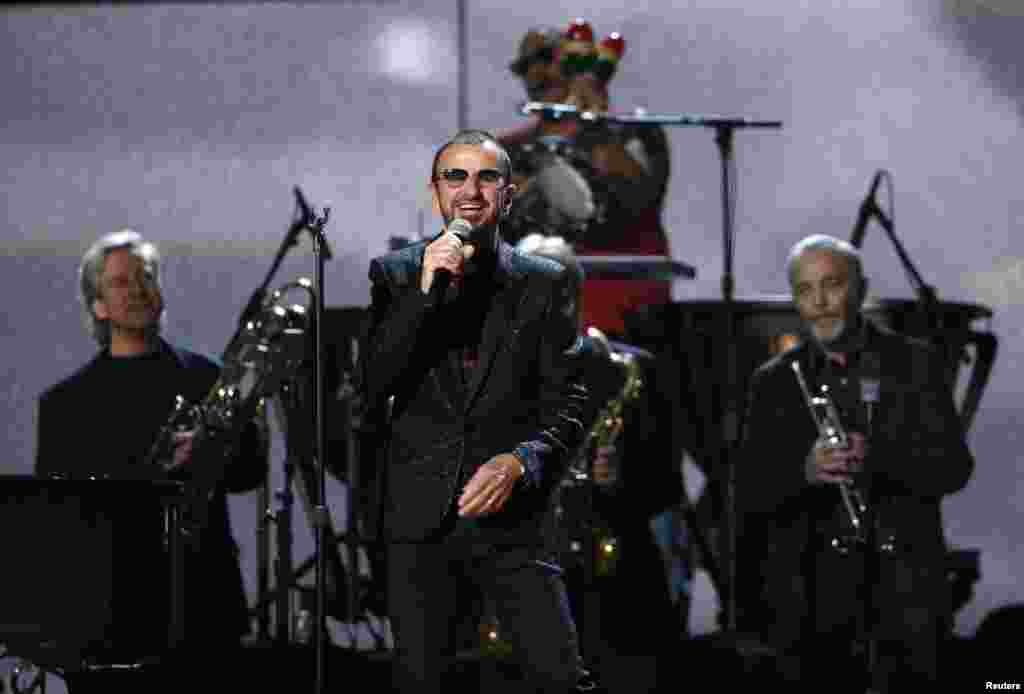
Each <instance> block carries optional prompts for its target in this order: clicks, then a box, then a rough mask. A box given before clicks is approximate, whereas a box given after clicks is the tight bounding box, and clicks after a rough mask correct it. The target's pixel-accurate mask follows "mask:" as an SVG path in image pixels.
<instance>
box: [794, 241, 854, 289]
mask: <svg viewBox="0 0 1024 694" xmlns="http://www.w3.org/2000/svg"><path fill="white" fill-rule="evenodd" d="M811 251H828V252H829V253H834V254H836V255H840V256H842V257H844V258H846V259H847V261H849V263H850V268H851V269H852V270H853V271H854V273H855V274H856V277H857V279H858V281H859V282H860V286H861V287H863V286H864V265H863V263H861V259H860V251H858V250H857V248H856V247H855V246H854V245H853V244H852V243H849V242H848V241H843V240H842V239H837V238H836V237H834V236H828V235H827V234H812V235H811V236H808V237H806V238H803V239H801V240H800V241H798V242H797V243H796V244H794V246H793V248H791V249H790V251H789V255H788V256H787V257H786V276H787V277H788V278H789V284H790V286H792V285H793V273H794V272H796V264H797V261H799V260H800V257H801V256H802V255H803V254H804V253H808V252H811Z"/></svg>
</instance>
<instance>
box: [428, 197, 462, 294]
mask: <svg viewBox="0 0 1024 694" xmlns="http://www.w3.org/2000/svg"><path fill="white" fill-rule="evenodd" d="M444 233H446V234H454V235H455V236H457V237H458V238H459V240H460V241H462V242H463V243H465V242H466V241H469V239H470V237H471V236H472V235H473V225H472V224H470V223H469V222H467V221H466V220H465V219H462V218H461V217H456V218H455V219H453V220H452V222H451V224H449V225H448V228H447V229H445V232H444ZM451 282H452V273H451V271H450V270H448V269H447V268H438V269H437V270H434V281H433V283H432V284H431V285H430V297H431V299H432V300H433V301H432V303H433V304H434V305H435V306H440V305H441V303H442V302H443V301H444V295H445V292H447V291H448V285H450V284H451Z"/></svg>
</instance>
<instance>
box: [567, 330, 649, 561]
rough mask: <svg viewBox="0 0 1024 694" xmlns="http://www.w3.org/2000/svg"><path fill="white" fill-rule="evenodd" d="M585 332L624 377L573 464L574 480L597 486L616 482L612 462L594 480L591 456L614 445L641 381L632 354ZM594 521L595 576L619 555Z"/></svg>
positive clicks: (609, 534) (608, 531)
mask: <svg viewBox="0 0 1024 694" xmlns="http://www.w3.org/2000/svg"><path fill="white" fill-rule="evenodd" d="M587 334H588V335H589V336H590V337H591V338H592V339H593V340H594V341H595V342H596V343H597V345H598V346H599V348H600V349H601V351H602V353H603V354H605V355H607V357H608V359H609V360H611V361H612V363H614V364H616V365H617V366H619V367H620V368H621V369H622V371H623V373H624V375H625V380H624V381H623V384H622V387H621V388H620V389H619V391H618V392H617V393H616V394H615V395H614V396H613V397H611V398H609V400H608V402H606V403H605V405H604V407H603V408H602V409H601V411H600V413H599V414H598V415H597V418H596V419H595V420H594V423H593V425H592V426H591V428H590V430H589V431H588V433H587V436H586V438H585V439H584V443H583V446H582V452H581V455H579V456H578V457H577V467H576V469H575V470H574V473H575V476H576V478H577V479H580V480H590V481H592V482H593V483H594V484H595V485H597V486H599V487H603V488H609V487H612V486H614V485H615V484H616V483H617V482H618V473H617V471H615V465H614V464H613V465H612V466H611V467H612V474H610V475H609V477H608V479H604V480H598V479H596V477H595V475H594V470H593V460H594V456H595V455H596V453H597V451H598V450H599V449H601V448H605V447H609V446H614V445H615V443H616V441H617V440H618V438H619V435H620V434H622V431H623V429H624V428H625V418H624V414H625V410H626V407H627V405H629V404H630V403H631V402H633V401H634V400H636V399H637V397H639V396H640V393H641V392H642V391H643V386H644V381H643V374H642V370H641V368H640V362H639V360H638V359H637V358H636V356H635V355H632V354H629V353H625V352H616V351H614V350H613V349H612V348H611V345H610V344H609V342H608V338H607V337H606V336H605V335H604V333H602V332H601V331H600V330H598V329H597V328H594V327H591V328H588V329H587ZM594 521H595V522H594V523H593V524H592V525H591V533H592V536H593V539H594V551H595V554H596V556H595V557H594V562H595V568H594V572H595V573H596V574H597V575H599V576H604V575H608V574H610V573H612V572H613V571H614V570H615V565H616V562H617V560H618V557H619V539H618V537H617V536H616V534H615V532H614V531H613V530H612V528H611V527H610V526H608V525H607V524H606V523H604V522H603V521H601V519H599V518H597V517H596V516H595V518H594Z"/></svg>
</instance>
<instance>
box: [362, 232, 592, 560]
mask: <svg viewBox="0 0 1024 694" xmlns="http://www.w3.org/2000/svg"><path fill="white" fill-rule="evenodd" d="M426 243H427V242H425V241H424V242H419V243H416V244H413V245H411V246H407V247H405V248H403V249H401V250H398V251H395V252H392V253H390V254H388V255H385V256H383V257H380V258H376V259H374V260H373V261H371V263H370V272H369V275H370V279H371V281H372V282H373V287H372V299H373V300H372V306H371V312H370V313H371V315H370V320H369V326H368V329H367V334H366V336H365V339H364V346H363V349H361V350H360V352H361V354H360V356H361V359H360V361H361V364H360V369H359V371H360V387H361V391H362V394H363V396H364V398H365V404H366V406H367V410H368V412H369V413H370V417H371V419H376V420H377V421H378V422H379V421H381V420H383V419H385V413H387V414H388V415H389V416H387V417H386V419H387V422H386V424H385V425H384V427H385V430H386V438H387V451H386V453H385V455H384V456H383V459H384V461H385V463H384V470H382V473H383V504H382V514H383V515H382V521H383V528H382V529H383V532H384V535H385V537H386V538H388V539H391V540H398V541H418V540H423V539H426V538H428V537H430V536H431V534H432V533H435V532H436V531H437V530H438V529H439V528H440V527H441V524H442V521H443V520H444V519H445V516H446V514H447V513H448V512H449V511H450V510H451V509H452V507H453V504H454V503H455V499H456V498H457V495H458V494H459V493H460V492H461V487H462V485H463V484H464V483H465V482H466V481H467V480H468V479H469V477H470V476H471V475H472V474H473V472H474V471H475V470H476V469H477V468H478V467H479V466H480V465H482V464H483V463H485V462H487V461H488V460H489V459H490V458H492V457H493V456H495V455H498V454H500V453H510V452H512V451H514V450H518V452H519V454H520V455H521V456H522V457H523V458H524V459H525V461H526V467H527V474H526V476H525V477H524V478H523V479H522V480H521V481H520V483H519V486H518V487H517V489H516V490H515V491H514V492H513V494H512V496H511V497H510V498H509V500H508V501H507V503H506V505H505V507H504V508H503V509H502V511H501V512H499V513H496V514H493V515H490V516H486V517H482V518H479V519H477V520H476V521H475V522H474V525H475V527H476V528H477V529H478V531H479V532H480V533H481V536H482V537H485V538H486V539H487V540H488V541H491V542H498V543H500V542H507V543H512V544H525V545H537V544H540V543H542V542H543V537H542V536H543V527H544V523H545V521H546V520H547V516H548V514H549V513H550V511H551V508H552V496H553V494H554V493H555V491H556V490H557V486H558V482H559V481H560V480H561V478H562V477H563V475H564V474H565V470H566V466H567V465H568V461H569V457H570V455H571V453H572V452H573V451H574V450H575V449H576V447H577V446H578V445H579V444H580V441H581V439H582V433H583V428H582V424H581V422H580V416H581V415H580V413H581V407H582V405H583V402H584V400H585V393H586V391H585V389H584V388H583V386H582V380H581V375H580V373H579V371H580V366H579V362H580V361H581V359H580V356H579V355H580V347H579V344H578V343H577V338H576V325H575V318H574V314H573V310H572V306H573V301H574V299H575V297H574V296H573V293H572V289H571V284H570V282H569V276H568V274H567V272H566V270H565V268H563V267H562V266H561V265H560V264H558V263H555V262H553V261H550V260H547V259H545V258H539V257H535V256H529V255H525V254H522V253H519V252H518V251H516V250H514V249H513V248H512V247H511V246H509V245H508V244H506V243H504V242H503V241H499V243H498V248H497V252H496V258H495V259H494V263H493V280H494V281H493V284H491V285H490V287H491V288H490V290H489V291H490V292H492V293H491V295H490V296H489V298H487V299H486V318H485V319H484V323H483V329H482V338H481V344H480V353H479V364H478V365H477V367H476V368H475V369H474V370H473V372H472V378H471V380H470V382H469V383H468V384H467V385H466V387H465V388H463V386H462V384H461V379H455V378H453V372H452V370H451V368H450V363H451V362H450V358H451V357H450V354H449V351H448V349H449V348H448V345H447V344H446V336H447V334H448V331H449V330H450V328H451V326H453V325H454V324H455V323H454V322H453V321H459V320H460V313H459V311H460V307H459V301H460V300H457V301H455V302H451V303H445V304H443V305H441V306H435V305H434V304H433V300H432V298H431V297H430V296H427V295H424V294H423V293H422V292H421V291H420V271H421V266H422V258H423V252H424V248H425V246H426ZM476 298H477V299H479V297H476ZM388 410H390V411H389V412H388Z"/></svg>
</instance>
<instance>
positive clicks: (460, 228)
mask: <svg viewBox="0 0 1024 694" xmlns="http://www.w3.org/2000/svg"><path fill="white" fill-rule="evenodd" d="M448 231H449V232H450V233H452V234H455V235H456V236H458V237H459V238H460V239H462V240H463V241H466V240H468V239H469V237H470V236H472V235H473V225H472V224H470V223H469V222H467V221H466V220H465V219H462V218H461V217H456V218H455V219H453V220H452V223H451V224H449V225H448Z"/></svg>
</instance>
